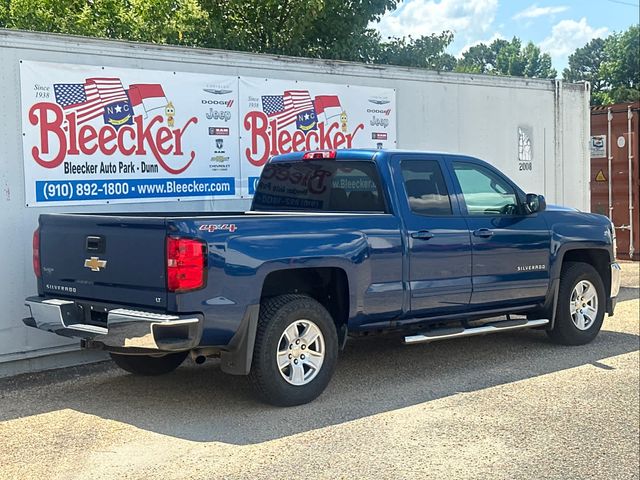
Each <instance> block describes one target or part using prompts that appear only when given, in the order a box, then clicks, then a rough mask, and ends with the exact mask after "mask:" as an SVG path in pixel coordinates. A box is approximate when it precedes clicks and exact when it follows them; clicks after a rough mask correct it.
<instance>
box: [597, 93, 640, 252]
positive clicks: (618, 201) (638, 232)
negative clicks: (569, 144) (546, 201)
mask: <svg viewBox="0 0 640 480" xmlns="http://www.w3.org/2000/svg"><path fill="white" fill-rule="evenodd" d="M639 111H640V102H635V103H621V104H616V105H608V106H596V107H593V108H592V109H591V142H590V150H591V182H590V184H591V211H592V212H595V213H600V214H602V215H606V216H608V217H609V218H611V220H612V221H613V223H614V225H615V227H616V236H617V241H618V257H619V258H631V259H633V260H638V259H640V228H639V225H638V218H639V216H640V213H639V212H640V209H639V207H638V202H639V200H638V183H639V181H640V173H639V172H640V170H638V147H639V138H640V123H639V122H638V120H639V118H638V115H639ZM630 239H633V241H632V242H631V241H630Z"/></svg>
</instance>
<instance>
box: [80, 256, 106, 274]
mask: <svg viewBox="0 0 640 480" xmlns="http://www.w3.org/2000/svg"><path fill="white" fill-rule="evenodd" d="M84 266H85V267H87V268H90V269H91V271H92V272H99V271H100V269H101V268H105V267H106V266H107V261H106V260H100V259H99V258H98V257H91V258H87V259H86V260H85V261H84Z"/></svg>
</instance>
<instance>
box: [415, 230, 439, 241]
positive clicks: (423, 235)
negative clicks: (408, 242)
mask: <svg viewBox="0 0 640 480" xmlns="http://www.w3.org/2000/svg"><path fill="white" fill-rule="evenodd" d="M433 237H434V235H433V233H431V232H430V231H429V230H420V231H419V232H413V233H412V234H411V238H416V239H418V240H429V239H430V238H433Z"/></svg>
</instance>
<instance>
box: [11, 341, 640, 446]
mask: <svg viewBox="0 0 640 480" xmlns="http://www.w3.org/2000/svg"><path fill="white" fill-rule="evenodd" d="M638 346H639V337H638V336H637V335H634V334H628V333H619V332H612V331H606V330H603V331H602V332H601V334H600V335H599V336H598V338H597V339H596V340H595V341H594V342H593V343H591V344H589V345H586V346H581V347H562V346H558V345H553V344H551V343H549V342H548V341H547V339H546V335H545V334H544V332H542V331H523V332H520V333H517V332H514V333H511V334H510V333H504V334H499V335H492V336H487V337H475V338H468V339H461V340H455V341H445V342H439V343H434V344H426V345H425V344H423V345H414V346H403V345H401V344H400V342H399V339H395V338H372V339H361V340H357V341H352V342H350V343H349V344H348V345H347V349H346V350H345V352H344V353H343V354H342V355H341V358H340V361H339V363H338V368H337V370H336V374H335V377H334V379H333V380H332V382H331V384H330V385H329V388H328V389H327V391H326V392H325V393H324V394H323V395H322V396H321V397H320V398H318V399H317V400H316V401H314V402H312V403H311V404H308V405H303V406H300V407H293V408H285V409H282V408H274V407H270V406H268V405H263V404H261V403H259V402H257V401H256V400H255V399H254V397H253V396H252V392H251V390H250V388H249V385H248V382H247V380H246V379H245V378H244V377H232V376H228V375H225V374H223V373H222V372H221V371H220V370H219V368H218V366H217V365H216V364H215V363H213V362H211V363H207V364H205V365H203V366H196V365H194V364H193V363H191V361H190V360H189V361H188V362H186V363H185V365H183V366H182V367H180V368H179V369H178V370H177V371H176V372H174V373H172V374H169V375H166V376H163V377H152V378H149V377H136V376H133V375H130V374H127V373H124V372H122V371H120V370H119V369H117V368H115V367H114V366H113V364H112V363H111V362H103V363H101V364H94V365H87V366H81V367H74V368H69V369H64V370H59V371H56V372H43V373H38V374H31V375H24V376H21V377H16V378H14V379H9V380H3V381H2V382H0V421H6V420H11V419H15V418H21V417H27V416H31V415H37V414H40V413H45V412H51V411H56V410H60V409H73V410H76V411H79V412H83V413H87V414H91V415H96V416H98V417H101V418H106V419H111V420H115V421H118V422H123V423H127V424H130V425H133V426H135V427H138V428H141V429H145V430H148V431H152V432H156V433H160V434H164V435H171V436H174V437H178V438H183V439H187V440H192V441H198V442H211V441H217V442H225V443H228V444H236V445H247V444H255V443H261V442H265V441H268V440H272V439H276V438H281V437H286V436H289V435H293V434H296V433H300V432H305V431H309V430H314V429H319V428H323V427H327V426H330V425H336V424H340V423H344V422H348V421H351V420H355V419H358V418H362V417H366V416H369V415H375V414H378V413H381V412H386V411H391V410H395V409H399V408H403V407H408V406H412V405H416V404H420V403H424V402H430V401H433V400H436V399H439V398H443V397H447V396H450V395H455V394H457V393H459V392H473V391H478V390H482V389H486V388H491V387H494V386H497V385H503V384H508V383H510V382H515V381H519V380H525V379H528V378H533V377H537V376H539V375H545V374H548V373H553V372H557V371H560V370H564V369H569V368H574V367H579V366H583V365H589V364H591V365H593V366H594V368H604V367H606V366H604V365H603V364H601V363H599V362H600V361H601V360H603V359H606V358H608V357H612V356H616V355H621V354H624V353H629V352H633V351H636V350H638ZM606 368H607V369H610V368H611V367H606Z"/></svg>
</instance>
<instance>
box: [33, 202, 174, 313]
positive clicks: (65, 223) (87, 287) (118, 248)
mask: <svg viewBox="0 0 640 480" xmlns="http://www.w3.org/2000/svg"><path fill="white" fill-rule="evenodd" d="M165 237H166V227H165V218H164V217H147V216H145V217H135V216H115V215H113V216H112V215H76V214H49V215H41V216H40V262H41V267H42V268H41V269H42V288H43V290H44V293H45V294H46V295H51V296H58V297H71V298H78V299H86V300H95V301H105V302H109V303H120V302H122V303H125V304H127V305H141V306H150V307H157V308H162V307H165V306H166V302H167V292H166V278H165V276H166V273H165V263H166V260H165V258H166V252H165V248H166V247H165Z"/></svg>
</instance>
